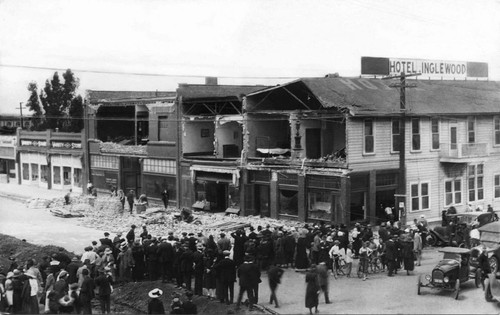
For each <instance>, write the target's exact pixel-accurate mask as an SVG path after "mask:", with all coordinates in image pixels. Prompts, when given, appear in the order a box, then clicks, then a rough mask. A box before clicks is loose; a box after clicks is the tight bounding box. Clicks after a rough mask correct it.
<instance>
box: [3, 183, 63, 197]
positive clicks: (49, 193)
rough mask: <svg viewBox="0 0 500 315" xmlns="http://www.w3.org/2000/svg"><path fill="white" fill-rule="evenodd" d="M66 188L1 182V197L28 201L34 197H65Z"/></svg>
mask: <svg viewBox="0 0 500 315" xmlns="http://www.w3.org/2000/svg"><path fill="white" fill-rule="evenodd" d="M66 193H67V191H66V190H57V189H46V188H41V187H37V186H29V185H18V184H15V183H8V184H7V183H0V197H4V198H9V199H14V200H19V201H27V200H29V199H33V198H43V199H53V198H59V197H63V196H64V195H65V194H66Z"/></svg>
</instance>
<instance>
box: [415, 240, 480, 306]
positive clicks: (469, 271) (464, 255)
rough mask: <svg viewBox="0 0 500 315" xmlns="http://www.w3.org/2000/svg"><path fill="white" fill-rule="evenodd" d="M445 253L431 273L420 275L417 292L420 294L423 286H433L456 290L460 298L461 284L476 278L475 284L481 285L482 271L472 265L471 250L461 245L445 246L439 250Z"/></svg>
mask: <svg viewBox="0 0 500 315" xmlns="http://www.w3.org/2000/svg"><path fill="white" fill-rule="evenodd" d="M439 251H440V252H442V253H444V255H443V259H442V260H441V261H440V262H439V263H438V264H437V265H436V267H434V269H432V273H431V274H430V275H425V277H424V279H422V275H419V276H418V280H417V281H418V282H417V294H418V295H420V291H421V288H424V287H425V288H432V289H441V290H452V291H454V297H455V299H458V296H459V293H460V286H461V285H462V284H463V283H464V282H466V281H468V280H470V279H474V280H475V282H474V284H475V286H476V288H478V287H479V286H480V285H481V271H480V270H479V269H477V268H474V267H472V268H471V266H470V262H469V259H470V254H471V250H470V249H466V248H460V247H444V248H442V249H440V250H439Z"/></svg>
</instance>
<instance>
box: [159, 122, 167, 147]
mask: <svg viewBox="0 0 500 315" xmlns="http://www.w3.org/2000/svg"><path fill="white" fill-rule="evenodd" d="M167 129H168V116H158V141H165V140H167Z"/></svg>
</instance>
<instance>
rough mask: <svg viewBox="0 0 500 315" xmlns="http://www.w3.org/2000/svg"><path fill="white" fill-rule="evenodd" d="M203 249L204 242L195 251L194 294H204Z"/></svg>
mask: <svg viewBox="0 0 500 315" xmlns="http://www.w3.org/2000/svg"><path fill="white" fill-rule="evenodd" d="M203 250H204V246H203V244H198V245H196V250H195V251H194V252H193V262H194V294H196V295H199V296H201V295H203V274H204V273H205V264H204V256H203Z"/></svg>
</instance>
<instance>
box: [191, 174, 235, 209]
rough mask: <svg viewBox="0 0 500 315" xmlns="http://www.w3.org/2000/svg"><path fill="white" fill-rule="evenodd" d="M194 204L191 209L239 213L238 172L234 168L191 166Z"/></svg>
mask: <svg viewBox="0 0 500 315" xmlns="http://www.w3.org/2000/svg"><path fill="white" fill-rule="evenodd" d="M191 172H192V173H193V176H194V193H195V200H196V202H195V203H194V204H193V208H195V209H198V210H205V211H211V212H225V211H230V212H239V209H240V190H239V178H240V176H239V171H238V170H236V169H234V168H220V167H204V166H191Z"/></svg>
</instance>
